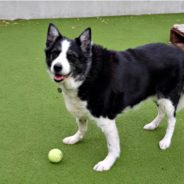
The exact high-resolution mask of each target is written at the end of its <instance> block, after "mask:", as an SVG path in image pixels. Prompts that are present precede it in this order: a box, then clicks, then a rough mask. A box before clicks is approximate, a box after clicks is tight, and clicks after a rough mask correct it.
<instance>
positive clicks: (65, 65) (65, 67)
mask: <svg viewBox="0 0 184 184" xmlns="http://www.w3.org/2000/svg"><path fill="white" fill-rule="evenodd" d="M69 47H70V42H69V41H68V40H63V41H62V43H61V50H62V51H61V53H60V54H59V56H58V57H57V58H56V59H55V60H54V61H53V62H52V66H51V72H52V73H54V65H55V64H57V63H60V64H61V65H62V72H61V74H62V75H68V74H69V73H70V71H71V67H70V64H69V61H68V59H67V57H66V53H67V50H68V49H69Z"/></svg>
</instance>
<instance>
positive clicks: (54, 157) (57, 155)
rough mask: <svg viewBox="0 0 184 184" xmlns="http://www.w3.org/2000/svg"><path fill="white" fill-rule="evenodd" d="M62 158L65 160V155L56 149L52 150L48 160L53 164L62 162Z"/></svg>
mask: <svg viewBox="0 0 184 184" xmlns="http://www.w3.org/2000/svg"><path fill="white" fill-rule="evenodd" d="M62 158H63V153H62V151H61V150H60V149H57V148H54V149H51V150H50V151H49V153H48V159H49V161H51V162H53V163H58V162H60V161H61V160H62Z"/></svg>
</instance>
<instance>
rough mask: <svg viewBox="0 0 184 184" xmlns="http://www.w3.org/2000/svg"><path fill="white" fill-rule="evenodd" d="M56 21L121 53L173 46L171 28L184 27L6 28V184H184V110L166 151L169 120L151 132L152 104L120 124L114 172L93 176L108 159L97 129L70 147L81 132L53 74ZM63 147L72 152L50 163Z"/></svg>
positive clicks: (1, 168) (140, 22) (110, 20)
mask: <svg viewBox="0 0 184 184" xmlns="http://www.w3.org/2000/svg"><path fill="white" fill-rule="evenodd" d="M50 22H52V23H55V24H56V25H57V26H58V27H59V28H61V30H62V33H63V34H64V35H67V36H69V37H72V38H74V37H75V36H78V35H79V34H80V32H82V31H83V29H85V28H86V27H89V26H90V27H91V28H92V32H93V41H94V42H95V43H98V44H102V45H104V46H105V47H107V48H110V49H117V50H121V49H126V48H128V47H135V46H137V45H141V44H145V43H150V42H165V43H167V42H168V41H169V30H170V28H171V26H172V25H173V24H175V23H184V14H175V15H151V16H150V15H148V16H124V17H105V18H99V17H98V18H89V19H53V20H51V19H50V20H48V19H47V20H27V21H24V20H17V21H12V22H10V21H0V87H1V88H0V184H86V183H88V184H108V183H112V184H120V183H123V184H173V183H174V184H183V183H184V111H181V112H180V113H178V115H177V125H176V131H175V134H174V137H173V142H172V143H173V144H172V146H171V148H170V149H169V150H166V151H161V150H160V149H159V147H158V142H159V140H160V139H161V138H162V137H163V136H164V133H165V128H166V121H165V120H164V122H163V123H162V124H161V126H160V127H159V128H158V129H157V130H156V131H153V132H147V131H144V130H143V126H144V125H145V124H146V123H148V122H149V121H151V120H152V119H153V118H154V116H155V115H156V108H155V106H154V104H153V103H152V102H151V101H146V102H145V103H144V104H142V105H140V107H139V108H136V109H135V110H131V111H129V112H127V113H125V114H123V115H122V116H121V117H119V118H118V119H117V126H118V129H119V133H120V139H121V147H122V153H121V157H120V159H119V160H118V161H117V162H116V164H115V165H114V167H113V168H112V170H110V171H108V172H104V173H97V172H95V171H93V170H92V167H93V166H94V164H96V163H97V162H98V161H100V160H101V159H103V158H104V157H105V155H106V152H107V148H106V143H105V139H104V136H103V134H102V133H101V131H100V130H99V129H98V128H97V127H96V125H95V124H93V123H92V122H90V124H89V132H88V134H87V135H86V137H85V139H84V140H83V141H82V142H81V143H79V144H77V145H73V146H68V145H64V144H62V142H61V140H62V138H64V137H65V136H68V135H71V134H72V133H74V131H75V129H76V125H75V124H74V119H73V118H72V116H71V115H70V114H69V113H68V112H67V111H66V110H65V107H64V103H63V98H62V97H61V96H60V94H59V93H58V92H57V90H56V89H57V88H56V86H55V84H54V83H52V81H51V80H50V79H49V76H48V74H47V72H46V66H45V63H44V47H45V37H46V31H47V26H48V23H50ZM55 147H57V148H59V149H61V150H62V151H63V153H64V159H63V161H62V163H60V164H51V163H49V161H48V159H47V154H48V151H49V150H50V149H52V148H55Z"/></svg>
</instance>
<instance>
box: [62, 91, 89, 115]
mask: <svg viewBox="0 0 184 184" xmlns="http://www.w3.org/2000/svg"><path fill="white" fill-rule="evenodd" d="M77 92H78V91H77V90H66V89H64V90H63V96H64V101H65V105H66V108H67V110H68V111H69V112H70V113H71V114H72V115H73V116H74V117H77V118H81V117H88V116H89V114H90V113H89V111H88V110H87V108H86V107H87V102H86V101H81V100H80V98H79V97H78V96H77Z"/></svg>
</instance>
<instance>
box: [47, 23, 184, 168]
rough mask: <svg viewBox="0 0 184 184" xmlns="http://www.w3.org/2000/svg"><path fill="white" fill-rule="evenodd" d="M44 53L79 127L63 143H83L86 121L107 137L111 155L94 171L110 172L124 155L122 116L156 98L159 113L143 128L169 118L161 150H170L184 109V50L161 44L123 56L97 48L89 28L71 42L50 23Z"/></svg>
mask: <svg viewBox="0 0 184 184" xmlns="http://www.w3.org/2000/svg"><path fill="white" fill-rule="evenodd" d="M45 54H46V63H47V66H48V71H49V73H50V76H51V78H52V79H53V80H54V81H55V82H56V83H57V84H58V85H59V87H60V88H61V89H62V91H63V96H64V100H65V105H66V108H67V110H68V111H69V112H70V113H71V114H72V115H73V116H74V117H75V118H76V122H77V125H78V130H77V132H76V133H75V134H74V135H72V136H70V137H66V138H65V139H63V142H64V143H65V144H75V143H77V142H79V141H80V140H81V139H83V137H84V135H85V133H86V131H87V119H92V120H95V122H96V124H97V126H98V127H100V128H101V129H102V132H103V133H104V134H105V137H106V140H107V147H108V154H107V156H106V157H105V159H104V160H102V161H100V162H98V163H97V164H96V165H95V166H94V170H96V171H105V170H109V169H110V168H111V167H112V165H113V164H114V163H115V161H116V159H117V158H118V157H119V156H120V142H119V136H118V131H117V128H116V124H115V118H116V117H117V115H118V114H120V113H121V112H122V111H124V110H125V108H127V107H133V106H134V105H136V104H138V103H140V102H141V101H143V100H145V99H146V98H148V97H152V96H154V97H156V105H157V108H158V114H157V116H156V117H155V119H154V120H153V121H151V123H149V124H147V125H145V126H144V129H146V130H154V129H156V128H157V127H158V126H159V124H160V122H161V120H162V119H163V117H164V116H165V115H166V116H167V118H168V125H167V130H166V134H165V136H164V137H163V139H162V140H161V141H160V142H159V146H160V148H161V149H162V150H165V149H167V148H169V146H170V145H171V139H172V136H173V132H174V128H175V123H176V118H175V115H176V110H178V109H181V108H182V107H184V53H183V52H182V51H180V50H179V49H177V48H175V47H174V46H168V45H166V44H160V43H156V44H148V45H144V46H140V47H137V48H135V49H128V50H126V51H121V52H117V51H112V50H107V49H105V48H103V47H101V46H98V45H96V44H92V42H91V29H90V28H87V29H86V30H85V31H84V32H82V33H81V35H80V36H79V37H77V38H75V39H69V38H66V37H65V36H63V35H62V34H61V33H60V32H59V30H58V29H57V28H56V26H54V25H53V24H49V28H48V34H47V40H46V49H45Z"/></svg>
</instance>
